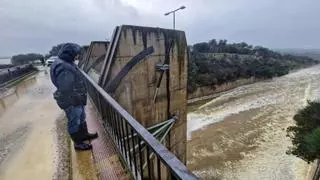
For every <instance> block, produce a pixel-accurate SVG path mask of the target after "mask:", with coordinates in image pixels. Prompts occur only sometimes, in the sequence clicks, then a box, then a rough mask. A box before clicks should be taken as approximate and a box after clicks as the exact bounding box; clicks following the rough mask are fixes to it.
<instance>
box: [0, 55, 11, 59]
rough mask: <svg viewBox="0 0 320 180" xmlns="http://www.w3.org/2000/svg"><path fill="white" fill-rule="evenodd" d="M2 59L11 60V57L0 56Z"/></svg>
mask: <svg viewBox="0 0 320 180" xmlns="http://www.w3.org/2000/svg"><path fill="white" fill-rule="evenodd" d="M0 59H11V57H9V56H0Z"/></svg>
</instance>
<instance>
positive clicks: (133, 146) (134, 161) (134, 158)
mask: <svg viewBox="0 0 320 180" xmlns="http://www.w3.org/2000/svg"><path fill="white" fill-rule="evenodd" d="M133 134H134V131H133V128H131V135H132V138H131V139H132V149H133V164H134V170H135V173H136V177H138V169H137V168H138V166H137V160H136V150H135V149H136V148H135V143H134V142H135V140H134V137H133Z"/></svg>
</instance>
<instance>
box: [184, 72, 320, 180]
mask: <svg viewBox="0 0 320 180" xmlns="http://www.w3.org/2000/svg"><path fill="white" fill-rule="evenodd" d="M319 88H320V66H314V67H311V68H308V69H303V70H300V71H297V72H295V73H291V74H289V75H286V76H283V77H279V78H274V79H272V80H268V81H263V82H259V83H255V84H250V85H246V86H242V87H239V88H236V89H233V90H231V91H228V92H226V93H225V94H223V95H221V96H219V97H218V98H215V99H213V100H211V101H205V102H203V103H197V104H195V105H191V106H189V112H188V143H187V159H188V167H189V168H190V169H191V170H192V171H193V172H194V173H195V174H197V175H198V176H199V177H201V178H202V179H241V180H246V179H252V180H256V179H266V180H269V179H283V180H291V179H297V180H303V179H307V176H308V173H309V172H310V169H311V165H308V164H307V163H305V162H304V161H302V160H300V159H298V158H296V157H294V156H289V155H287V154H286V150H287V149H288V146H290V145H291V143H290V140H289V139H288V138H287V137H286V128H287V127H288V126H290V125H292V124H293V119H292V117H293V116H294V114H295V113H296V112H297V111H298V110H299V109H301V108H303V107H304V106H305V105H306V103H307V100H317V99H318V97H319V96H320V89H319Z"/></svg>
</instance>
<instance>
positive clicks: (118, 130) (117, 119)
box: [115, 112, 122, 151]
mask: <svg viewBox="0 0 320 180" xmlns="http://www.w3.org/2000/svg"><path fill="white" fill-rule="evenodd" d="M115 117H116V118H115V121H116V133H117V136H118V145H119V149H120V151H121V150H122V146H121V136H120V126H119V123H120V122H119V114H118V113H117V112H116V113H115Z"/></svg>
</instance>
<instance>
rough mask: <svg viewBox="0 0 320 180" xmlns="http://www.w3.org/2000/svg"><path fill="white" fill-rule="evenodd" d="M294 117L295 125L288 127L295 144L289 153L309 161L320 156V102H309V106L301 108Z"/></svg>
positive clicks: (289, 134)
mask: <svg viewBox="0 0 320 180" xmlns="http://www.w3.org/2000/svg"><path fill="white" fill-rule="evenodd" d="M293 119H294V120H295V122H296V125H295V126H290V127H288V129H287V132H288V136H289V137H290V139H291V140H292V144H293V146H292V147H290V148H289V150H288V151H287V154H292V155H295V156H297V157H299V158H301V159H303V160H305V161H307V162H312V161H314V160H315V159H319V157H320V103H318V102H308V106H307V107H305V108H304V109H302V110H300V111H299V112H298V113H297V114H296V115H295V116H294V117H293Z"/></svg>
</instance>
